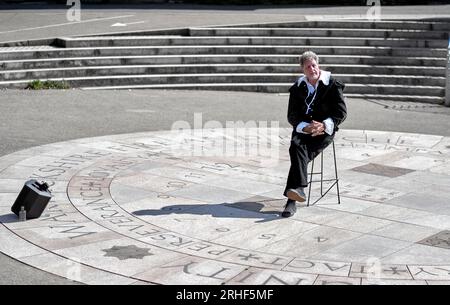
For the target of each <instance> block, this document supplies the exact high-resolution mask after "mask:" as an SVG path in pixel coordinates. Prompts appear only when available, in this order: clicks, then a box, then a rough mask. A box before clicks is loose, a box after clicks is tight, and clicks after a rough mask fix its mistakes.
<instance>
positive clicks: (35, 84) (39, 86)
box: [25, 80, 70, 90]
mask: <svg viewBox="0 0 450 305" xmlns="http://www.w3.org/2000/svg"><path fill="white" fill-rule="evenodd" d="M69 88H70V86H69V84H68V83H66V82H65V81H51V80H46V81H40V80H34V81H32V82H29V83H28V86H27V87H26V88H25V89H31V90H44V89H69Z"/></svg>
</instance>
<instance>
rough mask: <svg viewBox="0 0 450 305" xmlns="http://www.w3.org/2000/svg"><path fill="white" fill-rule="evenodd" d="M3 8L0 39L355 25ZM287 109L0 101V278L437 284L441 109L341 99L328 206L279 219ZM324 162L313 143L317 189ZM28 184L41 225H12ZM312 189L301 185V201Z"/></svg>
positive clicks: (443, 256) (135, 96)
mask: <svg viewBox="0 0 450 305" xmlns="http://www.w3.org/2000/svg"><path fill="white" fill-rule="evenodd" d="M2 9H3V7H0V14H1V18H0V19H1V21H0V25H1V27H2V30H1V31H0V41H1V42H7V41H14V40H29V39H43V38H49V37H63V36H72V35H82V34H83V35H86V34H99V33H111V32H126V31H140V30H147V29H167V28H175V27H187V26H205V25H218V24H222V25H226V24H230V23H234V24H237V23H239V24H244V23H254V22H284V21H293V20H295V21H298V20H326V19H327V18H334V19H336V18H338V19H358V18H359V19H361V18H366V13H367V8H365V7H347V8H345V7H342V8H339V7H336V8H333V10H330V8H327V7H316V8H315V7H310V8H307V7H304V8H302V7H299V8H289V7H283V8H251V7H250V8H248V7H247V8H241V9H238V10H237V9H236V8H231V7H230V8H228V9H217V8H210V9H205V8H203V9H199V8H198V7H195V6H193V7H185V8H183V9H175V8H173V7H164V6H155V7H154V9H152V10H140V9H133V8H126V9H125V10H123V11H120V10H116V9H114V7H111V8H109V9H108V10H99V9H97V8H93V9H89V8H86V9H84V10H83V21H82V22H76V23H73V22H67V20H66V12H65V10H61V9H53V8H51V9H48V10H44V9H41V10H39V11H38V12H36V11H33V8H32V7H31V6H30V7H29V8H27V6H24V9H21V10H18V11H14V10H10V11H9V10H2ZM419 12H420V14H419ZM383 14H384V15H383V19H393V20H395V19H401V18H406V19H414V20H415V19H428V18H448V17H450V14H449V13H448V5H442V6H423V7H413V6H410V7H408V6H405V7H383ZM119 22H122V25H120V27H119V28H118V27H117V24H116V23H119ZM114 24H116V25H114ZM287 100H288V95H287V94H286V93H285V94H267V93H265V94H263V93H250V92H220V91H183V90H118V91H113V90H109V91H108V90H99V91H82V90H58V91H56V90H55V91H36V92H33V91H25V90H2V91H1V92H0V105H1V107H2V112H1V113H0V118H1V124H0V133H1V138H2V142H1V144H0V240H1V242H0V267H1V268H2V272H1V274H0V283H1V284H23V283H26V284H42V283H45V284H108V285H111V284H124V285H133V284H150V285H152V284H165V285H173V284H182V285H186V284H201V285H203V284H204V285H218V284H225V285H264V284H268V285H270V284H288V285H325V284H353V285H368V284H398V285H407V284H416V285H417V284H419V285H435V284H436V285H437V284H445V285H447V284H450V255H449V254H450V205H449V202H450V189H449V187H448V185H450V124H449V120H448V117H449V114H450V108H448V107H444V106H442V105H437V104H429V103H424V101H422V100H417V101H414V102H401V101H396V102H394V101H382V100H371V99H369V98H347V101H346V102H347V105H348V110H349V116H348V118H347V120H346V121H345V122H344V123H343V124H342V128H341V130H339V132H338V133H337V134H336V138H335V147H336V158H337V164H338V172H339V190H340V192H339V193H340V204H338V197H337V188H336V187H332V188H331V189H330V191H329V192H328V193H327V194H326V196H324V197H323V198H322V199H320V200H319V201H318V202H317V203H315V204H312V205H310V206H306V204H305V203H297V207H298V209H297V213H296V214H295V215H294V216H293V217H290V218H282V217H280V213H281V211H282V210H283V206H284V204H285V202H286V199H285V198H283V196H282V192H283V190H284V187H285V183H286V178H287V174H288V170H289V164H290V162H289V154H288V148H289V144H290V136H291V128H290V126H289V125H288V123H287V121H286V111H287ZM180 105H182V107H181V106H180ZM199 114H201V115H202V116H203V118H202V121H201V124H200V125H196V124H195V117H196V115H197V116H198V115H199ZM227 122H230V123H234V124H235V125H233V126H228V127H229V128H224V127H227V126H226V123H227ZM237 122H243V123H244V124H245V123H255V124H256V125H254V126H253V125H252V124H249V125H245V126H241V125H239V124H236V123H237ZM175 123H178V124H175ZM263 123H267V124H266V125H264V124H263ZM174 124H175V125H174ZM250 125H251V126H250ZM175 127H176V128H175ZM332 161H333V155H332V149H331V147H329V148H327V149H326V150H325V152H324V164H323V165H324V169H325V171H324V174H325V177H324V179H326V180H327V179H332V178H333V177H334V168H333V167H332ZM316 166H317V167H316V169H317V168H319V167H320V162H319V161H317V162H316ZM28 179H37V180H44V181H46V182H48V183H49V184H50V188H51V190H52V194H53V197H52V200H51V201H50V203H49V204H48V206H47V208H46V209H45V211H44V213H43V214H42V215H41V217H40V218H38V219H33V220H28V221H25V222H20V221H18V218H17V216H16V215H15V214H13V213H12V212H11V206H12V204H13V203H14V201H15V199H16V198H17V196H18V193H19V192H20V190H21V189H22V187H23V185H24V183H25V181H27V180H28ZM328 186H329V183H328V182H325V185H324V188H325V189H327V187H328ZM307 191H308V190H307ZM320 192H321V190H320V183H318V182H315V183H313V184H312V188H311V200H312V202H314V201H315V200H316V199H319V195H320ZM307 194H308V192H307Z"/></svg>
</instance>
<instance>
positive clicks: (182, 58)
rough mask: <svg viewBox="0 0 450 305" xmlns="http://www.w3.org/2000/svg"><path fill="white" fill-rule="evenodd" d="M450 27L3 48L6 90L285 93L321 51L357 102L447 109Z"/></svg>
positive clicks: (258, 31)
mask: <svg viewBox="0 0 450 305" xmlns="http://www.w3.org/2000/svg"><path fill="white" fill-rule="evenodd" d="M449 32H450V23H445V22H431V21H426V22H425V21H378V22H370V21H309V22H295V23H271V24H262V25H245V26H228V27H211V28H189V29H179V30H168V31H153V32H149V31H146V32H137V33H128V34H118V35H115V36H90V37H70V38H69V37H68V38H57V39H54V40H50V41H46V43H42V41H30V42H15V43H3V44H0V88H25V87H26V86H27V84H28V83H29V82H30V81H32V80H36V79H40V80H47V79H50V80H65V81H66V82H68V83H69V84H70V86H72V87H80V88H84V89H129V88H136V89H137V88H160V89H162V88H166V89H210V90H245V91H260V92H274V93H275V92H277V93H279V92H281V93H286V92H287V90H288V88H289V86H290V85H291V84H292V83H293V82H294V81H295V80H296V79H297V78H298V76H299V74H300V72H299V65H298V55H299V54H301V53H302V52H303V51H306V50H313V51H315V52H316V53H317V54H319V55H320V65H321V67H322V69H325V70H329V71H331V72H332V73H333V75H334V76H335V77H336V78H337V79H339V80H341V81H342V82H344V83H345V84H346V90H345V93H346V95H347V96H349V97H350V96H351V97H367V98H372V99H390V100H401V101H418V102H429V103H443V101H444V96H445V81H446V80H445V76H446V65H447V46H448V33H449Z"/></svg>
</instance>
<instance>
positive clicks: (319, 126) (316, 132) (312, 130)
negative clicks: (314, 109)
mask: <svg viewBox="0 0 450 305" xmlns="http://www.w3.org/2000/svg"><path fill="white" fill-rule="evenodd" d="M303 131H304V132H306V133H309V134H311V136H312V137H315V136H320V135H323V134H324V133H325V124H324V123H322V122H317V121H314V120H313V121H312V122H311V123H310V124H309V125H308V126H306V127H305V128H303Z"/></svg>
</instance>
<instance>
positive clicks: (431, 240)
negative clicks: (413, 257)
mask: <svg viewBox="0 0 450 305" xmlns="http://www.w3.org/2000/svg"><path fill="white" fill-rule="evenodd" d="M418 244H422V245H427V246H431V247H437V248H444V249H450V231H442V232H439V233H437V234H435V235H432V236H430V237H427V238H425V239H423V240H421V241H419V242H418Z"/></svg>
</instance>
